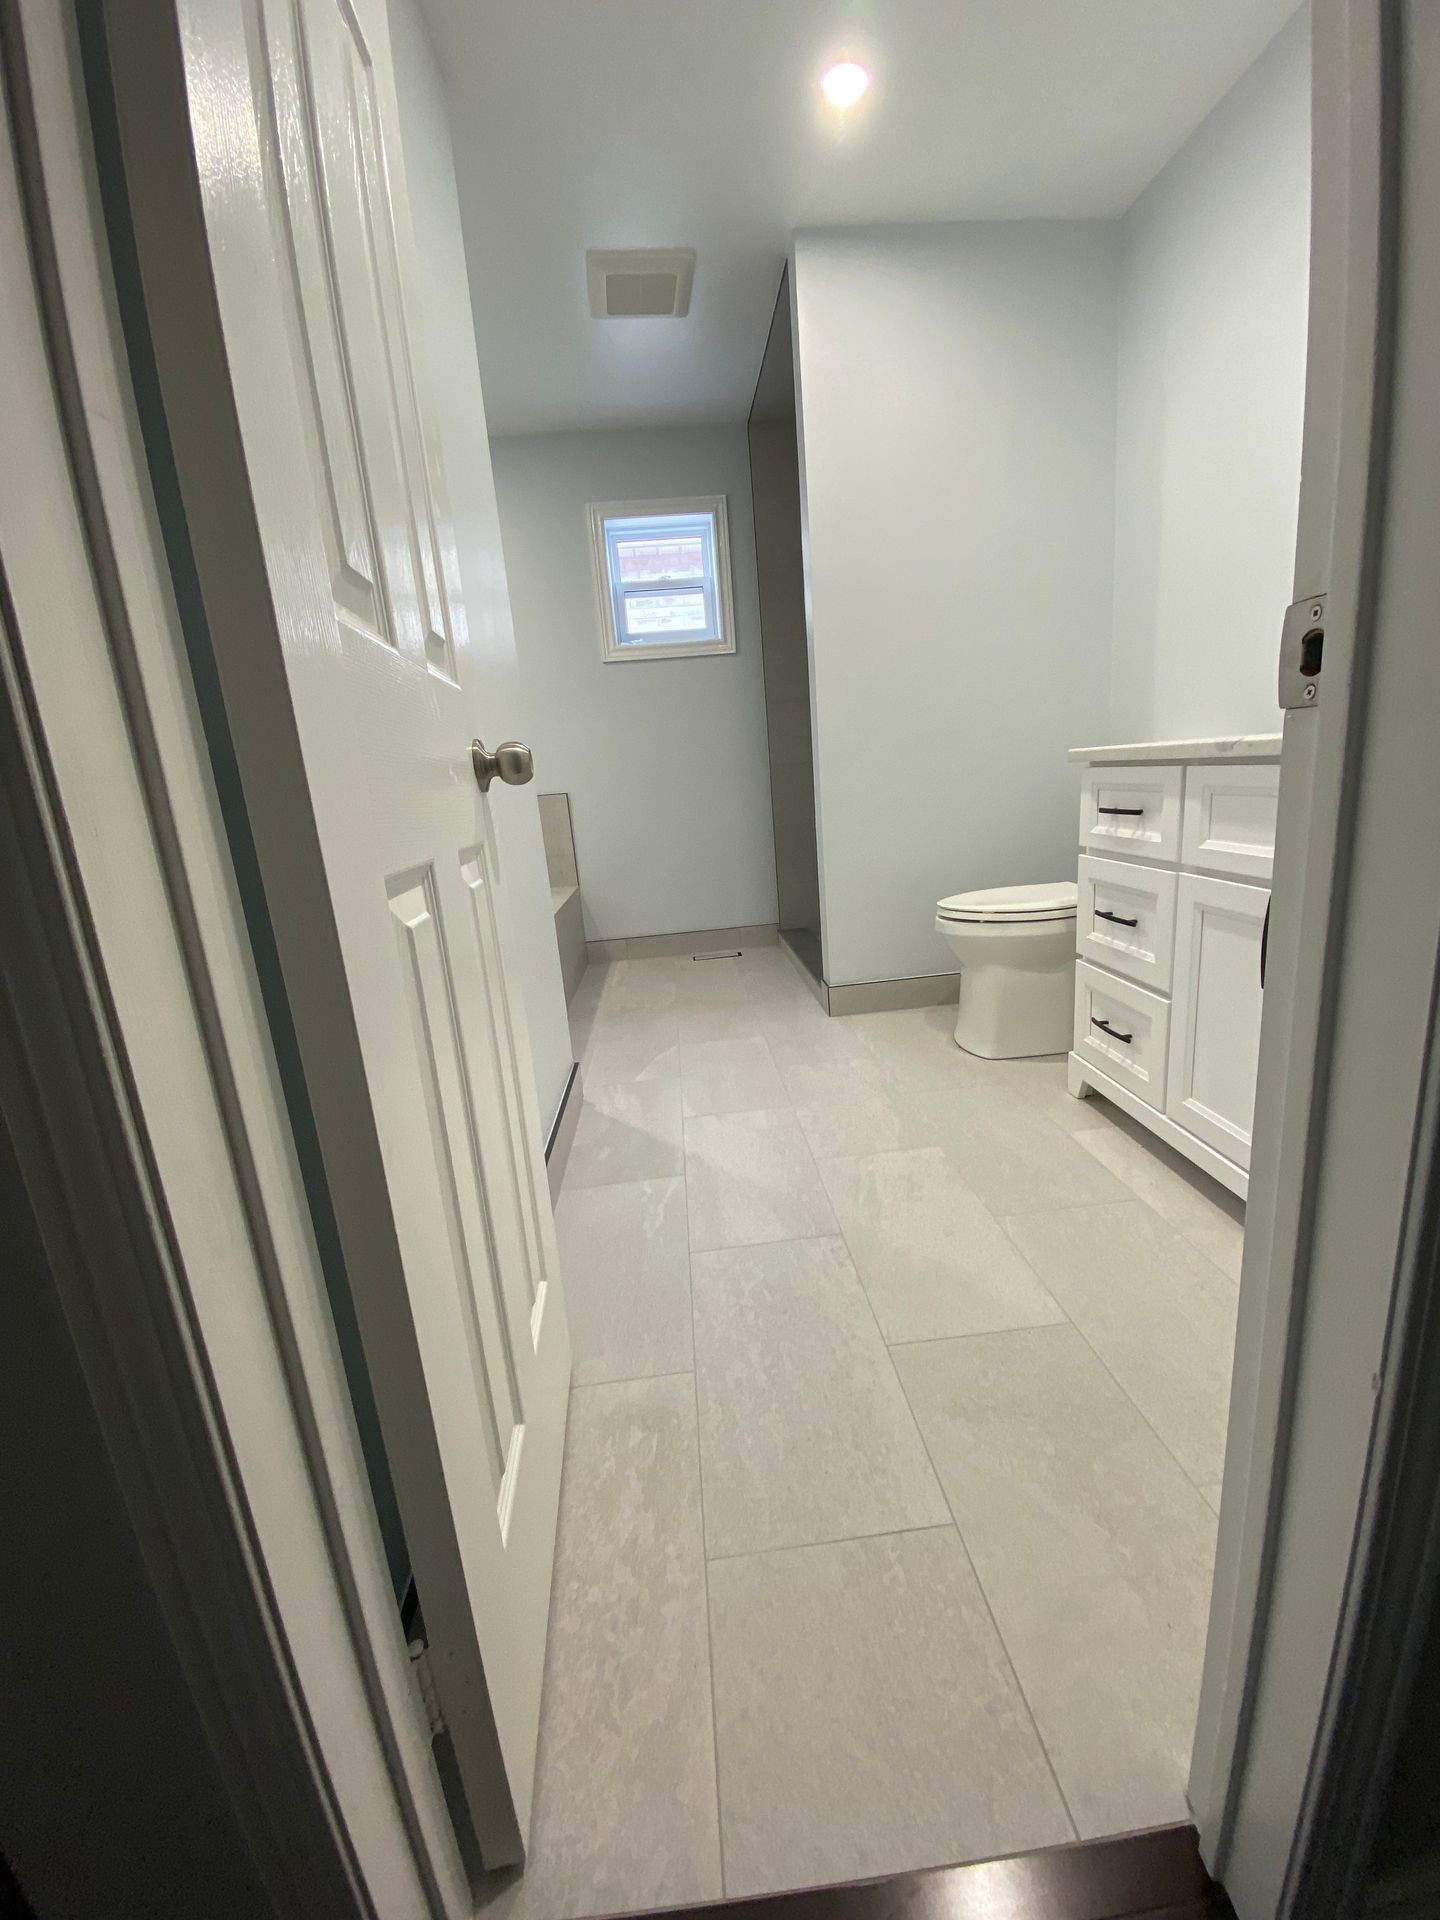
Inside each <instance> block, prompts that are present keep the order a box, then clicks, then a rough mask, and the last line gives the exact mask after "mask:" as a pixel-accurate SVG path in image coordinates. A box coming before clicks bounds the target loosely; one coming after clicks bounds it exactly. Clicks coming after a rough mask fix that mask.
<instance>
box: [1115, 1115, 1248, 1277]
mask: <svg viewBox="0 0 1440 1920" xmlns="http://www.w3.org/2000/svg"><path fill="white" fill-rule="evenodd" d="M1084 1104H1085V1105H1087V1106H1088V1105H1089V1104H1090V1102H1088V1101H1086V1102H1085V1103H1084ZM1081 1145H1082V1146H1083V1147H1084V1148H1085V1151H1086V1152H1087V1153H1090V1154H1093V1155H1094V1157H1095V1158H1096V1159H1097V1160H1098V1161H1099V1162H1100V1164H1101V1166H1103V1167H1108V1168H1109V1169H1110V1171H1111V1173H1113V1174H1115V1175H1116V1177H1117V1178H1118V1179H1121V1180H1123V1181H1124V1182H1125V1184H1126V1186H1127V1187H1129V1188H1130V1189H1131V1190H1132V1192H1134V1193H1137V1194H1138V1195H1139V1196H1140V1198H1141V1199H1142V1200H1143V1201H1144V1202H1145V1204H1146V1206H1147V1207H1151V1208H1153V1209H1154V1211H1155V1212H1156V1213H1158V1214H1159V1215H1160V1218H1161V1219H1162V1220H1168V1221H1169V1222H1170V1224H1171V1226H1172V1227H1175V1228H1177V1229H1178V1230H1179V1232H1181V1233H1183V1234H1184V1236H1185V1238H1186V1239H1187V1240H1188V1241H1189V1242H1190V1243H1191V1245H1192V1246H1195V1247H1198V1248H1199V1249H1200V1251H1201V1252H1202V1253H1203V1254H1205V1255H1206V1257H1207V1258H1208V1259H1211V1260H1213V1261H1214V1262H1215V1264H1216V1266H1217V1267H1219V1268H1220V1270H1221V1271H1222V1272H1223V1273H1225V1274H1228V1276H1229V1277H1230V1279H1232V1280H1234V1281H1237V1282H1238V1280H1239V1278H1240V1258H1241V1254H1242V1253H1243V1251H1244V1246H1245V1203H1244V1201H1243V1200H1241V1199H1239V1198H1238V1197H1237V1196H1236V1195H1235V1194H1233V1193H1229V1192H1227V1191H1226V1189H1225V1188H1224V1187H1222V1186H1221V1185H1220V1183H1219V1182H1218V1181H1216V1180H1212V1179H1211V1178H1210V1176H1209V1174H1207V1173H1204V1172H1202V1171H1201V1169H1200V1168H1199V1167H1197V1166H1195V1165H1194V1164H1193V1163H1192V1162H1191V1161H1189V1160H1186V1159H1185V1158H1184V1156H1183V1155H1182V1154H1178V1153H1176V1152H1175V1150H1174V1149H1173V1148H1172V1147H1169V1146H1167V1145H1166V1143H1165V1142H1164V1141H1163V1140H1160V1139H1158V1138H1157V1137H1156V1136H1155V1135H1154V1134H1153V1133H1150V1132H1149V1131H1148V1130H1147V1129H1145V1128H1143V1127H1141V1126H1140V1125H1139V1124H1138V1122H1135V1121H1131V1120H1128V1119H1127V1120H1126V1121H1125V1123H1124V1124H1122V1125H1120V1126H1112V1127H1106V1128H1104V1129H1102V1130H1099V1131H1096V1132H1093V1133H1087V1134H1086V1135H1085V1137H1084V1139H1083V1140H1082V1141H1081Z"/></svg>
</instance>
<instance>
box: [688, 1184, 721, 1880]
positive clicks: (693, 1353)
mask: <svg viewBox="0 0 1440 1920" xmlns="http://www.w3.org/2000/svg"><path fill="white" fill-rule="evenodd" d="M682 1185H683V1187H684V1196H685V1239H686V1246H685V1288H686V1292H687V1293H688V1294H689V1296H690V1382H691V1386H692V1388H693V1390H694V1395H695V1484H696V1487H697V1489H698V1492H699V1495H700V1588H701V1593H702V1597H703V1599H704V1603H705V1658H706V1668H707V1673H708V1677H709V1681H710V1754H711V1759H712V1762H713V1764H714V1768H715V1845H716V1850H717V1852H718V1854H719V1856H720V1898H721V1899H722V1900H723V1899H724V1898H725V1813H724V1809H723V1807H722V1805H721V1801H720V1724H719V1716H718V1715H717V1713H716V1711H715V1635H714V1633H713V1631H712V1629H711V1626H710V1557H709V1546H708V1543H707V1539H706V1534H705V1448H704V1445H703V1443H702V1442H701V1438H700V1356H699V1353H698V1352H697V1350H696V1344H695V1276H694V1271H693V1269H692V1267H691V1264H690V1246H689V1239H690V1187H689V1183H688V1182H686V1181H683V1179H682Z"/></svg>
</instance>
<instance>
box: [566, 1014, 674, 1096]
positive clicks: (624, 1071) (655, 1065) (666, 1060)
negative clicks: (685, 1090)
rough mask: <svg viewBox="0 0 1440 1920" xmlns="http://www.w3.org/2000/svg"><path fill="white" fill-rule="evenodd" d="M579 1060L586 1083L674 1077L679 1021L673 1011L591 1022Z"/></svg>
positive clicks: (611, 1083) (596, 1084)
mask: <svg viewBox="0 0 1440 1920" xmlns="http://www.w3.org/2000/svg"><path fill="white" fill-rule="evenodd" d="M580 1063H581V1065H582V1067H583V1068H584V1070H585V1084H586V1085H587V1086H590V1087H612V1086H620V1085H623V1084H625V1083H626V1082H628V1081H632V1080H675V1079H678V1077H679V1074H680V1023H679V1021H678V1020H677V1019H676V1017H675V1015H674V1014H673V1013H637V1014H630V1015H626V1016H623V1017H621V1016H614V1017H611V1018H609V1019H606V1020H605V1021H603V1022H602V1023H600V1024H598V1025H596V1024H594V1023H592V1024H591V1025H590V1027H589V1029H588V1031H587V1035H586V1038H585V1042H584V1045H583V1048H582V1050H581V1054H580Z"/></svg>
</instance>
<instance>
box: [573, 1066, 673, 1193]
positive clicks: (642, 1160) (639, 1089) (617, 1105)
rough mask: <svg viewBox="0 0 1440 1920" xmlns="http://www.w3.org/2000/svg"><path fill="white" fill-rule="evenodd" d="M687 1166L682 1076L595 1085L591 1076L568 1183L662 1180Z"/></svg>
mask: <svg viewBox="0 0 1440 1920" xmlns="http://www.w3.org/2000/svg"><path fill="white" fill-rule="evenodd" d="M683 1171H684V1152H683V1149H682V1147H681V1134H680V1082H679V1081H678V1080H651V1081H637V1082H634V1083H632V1084H630V1085H616V1086H599V1087H592V1086H591V1085H590V1084H589V1081H588V1078H587V1081H586V1086H585V1107H584V1111H583V1112H582V1113H581V1115H580V1124H579V1126H578V1127H577V1128H576V1129H575V1144H574V1145H573V1146H572V1147H571V1149H570V1164H569V1165H568V1166H567V1167H566V1169H565V1185H566V1187H599V1186H607V1185H609V1184H610V1183H611V1182H612V1181H616V1180H663V1179H666V1178H667V1177H668V1176H669V1175H671V1174H674V1173H681V1172H683Z"/></svg>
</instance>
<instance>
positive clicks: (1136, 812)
mask: <svg viewBox="0 0 1440 1920" xmlns="http://www.w3.org/2000/svg"><path fill="white" fill-rule="evenodd" d="M1095 811H1096V812H1097V813H1127V814H1129V815H1130V816H1131V817H1132V818H1133V819H1136V820H1138V819H1139V818H1140V815H1141V814H1142V813H1144V811H1145V809H1144V807H1096V809H1095Z"/></svg>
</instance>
